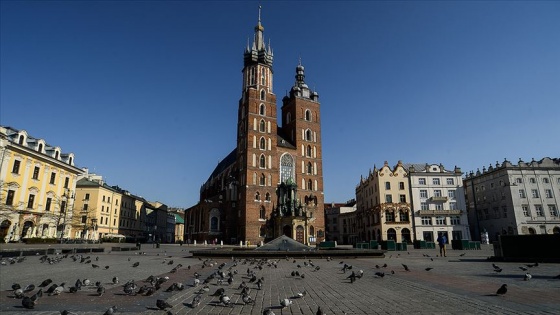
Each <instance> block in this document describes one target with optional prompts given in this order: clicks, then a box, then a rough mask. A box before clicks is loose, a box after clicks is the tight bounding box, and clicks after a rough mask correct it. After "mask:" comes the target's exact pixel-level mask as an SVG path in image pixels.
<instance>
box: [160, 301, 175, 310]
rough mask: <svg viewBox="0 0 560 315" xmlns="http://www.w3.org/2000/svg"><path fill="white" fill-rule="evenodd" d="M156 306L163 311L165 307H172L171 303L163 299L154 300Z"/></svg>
mask: <svg viewBox="0 0 560 315" xmlns="http://www.w3.org/2000/svg"><path fill="white" fill-rule="evenodd" d="M156 306H157V307H158V308H159V309H160V310H164V311H165V309H166V308H170V307H173V305H171V304H169V303H167V302H165V300H157V301H156Z"/></svg>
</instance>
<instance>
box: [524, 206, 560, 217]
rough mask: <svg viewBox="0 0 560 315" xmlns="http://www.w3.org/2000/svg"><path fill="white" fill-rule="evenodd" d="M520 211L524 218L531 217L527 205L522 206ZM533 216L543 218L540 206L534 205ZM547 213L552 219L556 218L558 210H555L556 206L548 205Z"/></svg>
mask: <svg viewBox="0 0 560 315" xmlns="http://www.w3.org/2000/svg"><path fill="white" fill-rule="evenodd" d="M521 209H522V210H523V215H524V216H526V217H530V216H531V214H532V213H531V210H530V209H529V205H522V206H521ZM534 209H535V215H536V216H538V217H544V210H543V206H542V205H534ZM548 213H549V214H550V216H552V217H558V209H556V205H548Z"/></svg>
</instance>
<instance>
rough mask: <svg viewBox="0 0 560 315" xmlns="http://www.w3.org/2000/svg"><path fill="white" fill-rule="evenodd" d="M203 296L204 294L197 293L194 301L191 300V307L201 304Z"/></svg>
mask: <svg viewBox="0 0 560 315" xmlns="http://www.w3.org/2000/svg"><path fill="white" fill-rule="evenodd" d="M201 298H202V295H200V294H197V295H195V296H194V297H193V300H192V302H191V307H192V308H195V307H198V306H199V305H200V300H201Z"/></svg>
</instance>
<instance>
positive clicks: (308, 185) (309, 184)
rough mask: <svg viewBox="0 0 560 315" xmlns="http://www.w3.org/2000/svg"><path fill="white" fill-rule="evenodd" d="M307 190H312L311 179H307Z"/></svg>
mask: <svg viewBox="0 0 560 315" xmlns="http://www.w3.org/2000/svg"><path fill="white" fill-rule="evenodd" d="M307 190H313V181H312V180H311V179H309V180H308V181H307Z"/></svg>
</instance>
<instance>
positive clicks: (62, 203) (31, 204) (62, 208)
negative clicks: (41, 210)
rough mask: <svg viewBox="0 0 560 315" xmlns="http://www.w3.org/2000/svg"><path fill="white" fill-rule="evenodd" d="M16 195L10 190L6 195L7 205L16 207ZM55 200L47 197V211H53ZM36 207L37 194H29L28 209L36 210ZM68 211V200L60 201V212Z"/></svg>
mask: <svg viewBox="0 0 560 315" xmlns="http://www.w3.org/2000/svg"><path fill="white" fill-rule="evenodd" d="M15 194H16V191H15V190H11V189H10V190H8V193H7V195H6V205H7V206H13V205H14V196H15ZM52 202H53V199H52V198H51V197H47V200H46V201H45V211H51V206H52ZM34 206H35V194H29V196H28V197H27V209H34ZM65 211H66V200H61V201H60V212H61V213H64V212H65Z"/></svg>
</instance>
